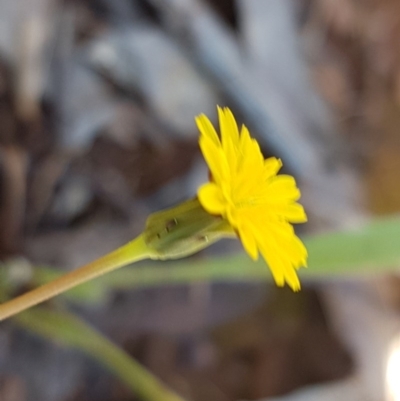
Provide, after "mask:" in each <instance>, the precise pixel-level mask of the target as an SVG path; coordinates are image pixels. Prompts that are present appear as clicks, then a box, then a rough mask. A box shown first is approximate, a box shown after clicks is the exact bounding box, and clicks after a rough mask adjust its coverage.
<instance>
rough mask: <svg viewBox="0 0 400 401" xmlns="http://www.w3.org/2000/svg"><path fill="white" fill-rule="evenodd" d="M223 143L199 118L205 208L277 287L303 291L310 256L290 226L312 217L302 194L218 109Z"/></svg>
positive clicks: (203, 118) (226, 113)
mask: <svg viewBox="0 0 400 401" xmlns="http://www.w3.org/2000/svg"><path fill="white" fill-rule="evenodd" d="M218 116H219V124H220V131H221V139H220V137H219V136H218V134H217V132H216V131H215V129H214V127H213V125H212V124H211V122H210V120H209V119H208V118H207V117H206V116H205V115H204V114H202V115H200V116H198V117H197V118H196V123H197V126H198V128H199V130H200V132H201V136H200V140H199V144H200V148H201V151H202V153H203V155H204V158H205V160H206V162H207V164H208V167H209V169H210V174H211V180H210V182H208V183H206V184H204V185H202V186H201V187H200V188H199V190H198V198H199V201H200V203H201V205H202V206H203V208H204V209H205V210H206V211H207V212H208V213H210V214H215V215H221V216H222V217H223V218H224V219H226V220H227V221H228V222H229V224H230V225H231V226H232V227H233V228H234V230H235V231H236V233H237V235H238V236H239V238H240V239H241V241H242V244H243V247H244V249H245V250H246V252H247V253H248V254H249V255H250V257H251V258H252V259H253V260H256V259H258V253H259V252H260V253H261V254H262V256H263V258H264V259H265V261H266V262H267V264H268V266H269V267H270V269H271V272H272V275H273V277H274V279H275V281H276V283H277V285H278V286H283V285H284V284H285V282H286V283H288V284H289V286H290V287H291V288H292V289H293V290H295V291H298V290H299V289H300V281H299V279H298V277H297V272H296V270H297V269H298V268H300V267H301V266H306V263H307V250H306V248H305V246H304V245H303V243H302V242H301V241H300V239H299V238H298V237H297V236H296V235H295V233H294V230H293V227H292V225H291V224H290V223H303V222H305V221H307V216H306V214H305V212H304V209H303V206H301V205H300V204H299V203H297V202H296V201H297V200H298V199H299V198H300V191H299V189H298V188H297V186H296V182H295V180H294V178H293V177H291V176H289V175H277V173H278V171H279V170H280V168H281V166H282V162H281V161H280V160H279V159H277V158H275V157H270V158H268V159H266V160H264V157H263V155H262V153H261V151H260V147H259V145H258V143H257V141H256V140H255V139H253V138H252V137H251V136H250V134H249V131H248V129H247V128H246V127H245V126H244V125H243V126H242V128H241V130H240V133H239V129H238V126H237V124H236V121H235V118H234V116H233V114H232V112H231V111H230V110H229V109H228V108H220V107H218Z"/></svg>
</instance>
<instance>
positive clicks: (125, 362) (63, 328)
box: [13, 308, 183, 401]
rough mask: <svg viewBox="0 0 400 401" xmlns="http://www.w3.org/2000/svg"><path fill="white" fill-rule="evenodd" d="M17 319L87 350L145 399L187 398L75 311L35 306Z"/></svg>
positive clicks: (179, 400)
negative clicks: (167, 385) (77, 315)
mask: <svg viewBox="0 0 400 401" xmlns="http://www.w3.org/2000/svg"><path fill="white" fill-rule="evenodd" d="M13 319H14V320H15V321H16V322H17V323H18V324H20V325H21V326H22V327H24V328H25V329H28V330H30V331H31V332H34V333H36V334H38V335H40V336H43V337H45V338H47V339H51V340H53V341H56V342H59V343H63V344H65V345H66V346H70V347H74V348H77V349H79V350H81V351H83V352H85V353H87V354H88V355H90V356H91V357H93V358H94V359H96V360H98V361H99V362H100V363H101V364H103V365H104V366H105V367H107V368H108V369H109V370H110V371H112V372H113V373H114V374H115V375H116V376H117V377H118V378H119V379H120V380H121V381H122V382H124V383H125V385H126V386H127V387H128V388H130V389H131V390H132V392H133V393H134V394H137V395H138V396H140V398H141V399H143V400H146V401H183V399H182V398H181V397H179V396H178V395H177V394H175V393H174V392H172V391H171V390H169V389H168V388H167V387H166V386H165V385H164V384H162V383H161V382H160V381H159V380H158V379H157V378H156V377H155V376H153V375H152V374H151V373H150V372H148V371H147V370H146V369H145V368H143V367H142V366H141V365H140V364H139V363H138V362H136V361H135V360H134V359H133V358H131V357H130V356H129V355H128V354H127V353H126V352H125V351H123V350H122V349H120V348H119V347H117V346H116V345H115V344H113V343H112V342H111V341H110V340H109V339H107V338H106V337H104V336H103V335H102V334H100V333H99V332H98V331H96V330H95V329H93V328H92V327H90V326H89V325H88V324H87V323H85V322H84V321H82V320H80V319H79V318H77V317H76V316H74V315H72V314H71V313H67V312H59V311H52V310H48V309H46V308H33V309H31V310H29V311H26V312H23V313H21V314H19V315H17V316H15V317H14V318H13Z"/></svg>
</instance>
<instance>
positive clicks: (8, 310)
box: [0, 235, 150, 321]
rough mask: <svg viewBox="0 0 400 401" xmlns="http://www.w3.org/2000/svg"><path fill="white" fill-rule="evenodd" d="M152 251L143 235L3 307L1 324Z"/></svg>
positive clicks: (141, 258) (1, 306)
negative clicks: (2, 321)
mask: <svg viewBox="0 0 400 401" xmlns="http://www.w3.org/2000/svg"><path fill="white" fill-rule="evenodd" d="M149 256H150V253H149V250H148V248H147V246H146V244H145V242H144V240H143V237H142V236H141V235H140V236H139V237H137V238H136V239H134V240H133V241H131V242H129V243H128V244H126V245H124V246H122V247H121V248H119V249H117V250H115V251H113V252H111V253H109V254H107V255H105V256H103V257H101V258H99V259H97V260H95V261H93V262H91V263H88V264H87V265H85V266H82V267H81V268H79V269H76V270H74V271H71V272H70V273H67V274H65V275H64V276H61V277H60V278H58V279H56V280H54V281H51V282H50V283H47V284H44V285H42V286H41V287H39V288H36V289H34V290H32V291H29V292H28V293H26V294H23V295H21V296H19V297H17V298H14V299H12V300H11V301H8V302H5V303H3V304H1V305H0V321H1V320H4V319H7V318H8V317H10V316H13V315H15V314H17V313H19V312H22V311H24V310H25V309H28V308H30V307H31V306H34V305H37V304H39V303H41V302H43V301H46V300H48V299H49V298H52V297H54V296H56V295H59V294H61V293H63V292H65V291H67V290H69V289H71V288H73V287H75V286H77V285H79V284H82V283H85V282H87V281H89V280H92V279H94V278H96V277H99V276H101V275H103V274H105V273H108V272H110V271H112V270H115V269H117V268H119V267H122V266H126V265H127V264H130V263H134V262H137V261H138V260H143V259H147V258H148V257H149Z"/></svg>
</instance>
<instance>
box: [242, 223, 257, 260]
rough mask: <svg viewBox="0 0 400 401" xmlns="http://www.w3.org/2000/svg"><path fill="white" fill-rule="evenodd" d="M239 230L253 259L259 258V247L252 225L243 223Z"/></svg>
mask: <svg viewBox="0 0 400 401" xmlns="http://www.w3.org/2000/svg"><path fill="white" fill-rule="evenodd" d="M238 231H239V236H240V240H241V242H242V245H243V248H244V249H245V251H246V252H247V254H248V255H249V256H250V257H251V258H252V259H253V260H257V259H258V247H257V242H256V240H255V238H254V233H253V231H252V229H251V226H250V225H248V224H241V225H240V227H239V229H238Z"/></svg>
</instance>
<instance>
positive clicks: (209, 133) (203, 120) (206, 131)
mask: <svg viewBox="0 0 400 401" xmlns="http://www.w3.org/2000/svg"><path fill="white" fill-rule="evenodd" d="M196 125H197V128H198V129H199V130H200V132H201V133H202V134H203V135H204V136H205V137H207V138H209V139H210V140H212V141H213V142H214V143H215V145H216V146H221V143H220V140H219V137H218V134H217V132H216V131H215V128H214V126H213V125H212V124H211V121H210V120H209V119H208V117H206V116H205V115H204V114H200V115H199V116H197V117H196Z"/></svg>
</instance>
